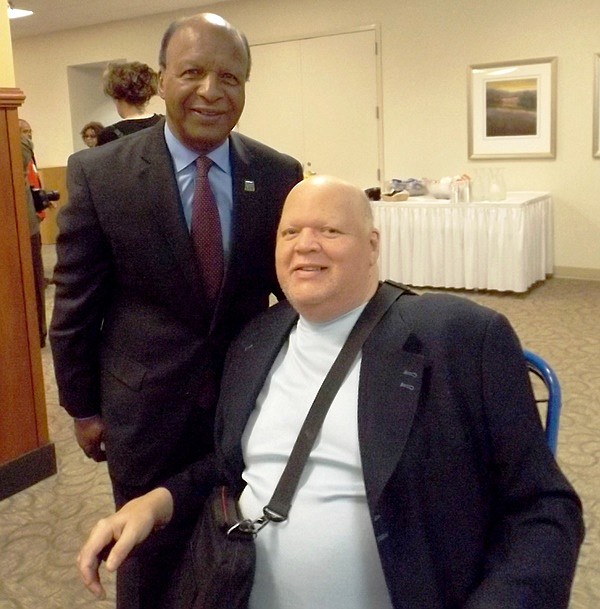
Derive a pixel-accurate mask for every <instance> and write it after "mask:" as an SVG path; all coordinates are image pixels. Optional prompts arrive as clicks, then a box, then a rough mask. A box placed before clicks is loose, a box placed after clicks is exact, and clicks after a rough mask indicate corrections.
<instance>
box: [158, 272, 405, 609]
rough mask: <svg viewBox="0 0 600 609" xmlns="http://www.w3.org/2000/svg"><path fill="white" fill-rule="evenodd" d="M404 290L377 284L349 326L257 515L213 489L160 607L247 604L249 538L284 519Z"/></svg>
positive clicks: (212, 608) (252, 554) (222, 608)
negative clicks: (353, 374) (349, 383)
mask: <svg viewBox="0 0 600 609" xmlns="http://www.w3.org/2000/svg"><path fill="white" fill-rule="evenodd" d="M405 292H408V290H406V289H404V288H403V286H400V285H398V284H394V283H391V282H390V283H388V282H386V283H384V284H382V285H381V286H380V288H379V289H378V290H377V292H376V293H375V295H374V296H373V298H372V299H371V300H370V301H369V303H368V304H367V306H366V307H365V309H364V310H363V312H362V314H361V316H360V317H359V318H358V320H357V322H356V323H355V324H354V327H353V328H352V330H351V332H350V334H349V336H348V338H347V340H346V342H345V343H344V346H343V347H342V349H341V351H340V353H339V354H338V356H337V358H336V360H335V361H334V363H333V365H332V366H331V369H330V370H329V372H328V373H327V376H326V377H325V380H324V381H323V384H322V385H321V388H320V389H319V391H318V393H317V396H316V397H315V400H314V402H313V404H312V406H311V407H310V410H309V411H308V414H307V416H306V419H305V421H304V423H303V425H302V429H301V430H300V433H299V434H298V438H297V439H296V442H295V444H294V447H293V449H292V453H291V455H290V457H289V459H288V462H287V464H286V467H285V469H284V471H283V474H282V475H281V478H280V480H279V482H278V484H277V487H276V488H275V492H274V493H273V496H272V497H271V500H270V501H269V504H268V505H267V506H265V508H264V509H263V515H262V516H261V517H260V518H258V519H257V520H249V519H245V518H244V517H243V516H242V514H241V512H240V509H239V507H238V502H237V499H236V498H235V497H234V496H233V495H232V492H231V490H230V489H229V488H228V487H226V486H219V487H217V488H215V489H213V491H212V492H211V494H210V495H209V497H208V498H207V499H206V502H205V504H204V508H203V510H202V514H201V516H200V518H199V520H198V523H197V524H196V527H195V529H194V532H193V534H192V537H191V539H190V542H189V545H188V548H187V551H186V552H185V554H184V557H183V560H182V562H181V564H180V565H179V566H178V569H177V571H176V573H175V575H174V576H173V579H172V582H171V586H170V589H169V590H168V592H167V595H166V597H165V598H164V599H163V604H162V606H163V607H164V609H173V608H174V607H177V609H246V608H247V607H248V600H249V598H250V592H251V591H252V585H253V583H254V569H255V564H256V548H255V546H254V538H255V537H256V535H257V534H258V532H259V531H260V529H262V528H263V527H264V526H266V525H267V524H268V523H269V522H283V521H284V520H286V519H287V517H288V513H289V510H290V507H291V504H292V499H293V496H294V493H295V491H296V487H297V485H298V482H299V480H300V476H301V474H302V470H303V469H304V466H305V464H306V461H307V460H308V456H309V454H310V452H311V450H312V447H313V445H314V442H315V440H316V438H317V435H318V433H319V430H320V429H321V426H322V424H323V421H324V420H325V416H326V414H327V411H328V409H329V406H330V405H331V402H332V401H333V398H334V397H335V395H336V393H337V392H338V389H339V388H340V386H341V384H342V381H343V380H344V378H345V377H346V374H347V373H348V370H349V369H350V366H351V365H352V363H353V362H354V360H355V358H356V355H357V354H358V352H359V351H360V349H361V348H362V345H363V344H364V342H365V341H366V339H367V337H368V336H369V334H370V333H371V331H372V329H373V328H374V327H375V326H376V325H377V323H378V322H379V320H380V319H381V318H382V317H383V316H384V315H385V313H386V311H387V310H388V309H389V308H390V306H391V305H392V304H393V303H394V302H395V301H396V300H397V299H398V298H399V297H400V296H401V295H402V294H403V293H405Z"/></svg>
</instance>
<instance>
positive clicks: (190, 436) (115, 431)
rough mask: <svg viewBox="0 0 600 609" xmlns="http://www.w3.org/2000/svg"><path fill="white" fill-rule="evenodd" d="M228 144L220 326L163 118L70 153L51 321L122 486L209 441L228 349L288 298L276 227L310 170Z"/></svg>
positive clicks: (161, 472)
mask: <svg viewBox="0 0 600 609" xmlns="http://www.w3.org/2000/svg"><path fill="white" fill-rule="evenodd" d="M230 138H231V139H230V144H231V146H230V151H231V153H230V156H231V161H232V170H233V211H232V234H231V255H230V260H229V264H228V266H227V268H226V270H225V277H224V284H223V289H222V291H221V295H220V299H219V302H218V304H217V308H216V313H215V316H214V319H212V320H211V318H210V317H209V315H208V314H207V312H206V307H205V302H204V297H203V294H202V289H201V280H200V276H199V271H198V269H197V265H196V262H195V259H194V252H193V246H192V241H191V238H190V235H189V232H188V230H187V227H186V224H185V220H184V216H183V210H182V206H181V202H180V197H179V191H178V188H177V183H176V181H175V176H174V171H173V167H172V161H171V156H170V154H169V151H168V148H167V145H166V142H165V138H164V121H163V120H161V121H160V122H159V123H158V124H157V125H155V126H153V127H150V128H148V129H145V130H142V131H140V132H139V133H136V134H133V135H130V136H128V137H126V138H122V139H120V140H118V141H116V142H112V143H110V144H107V145H105V146H101V147H97V148H92V149H89V150H85V151H82V152H79V153H76V154H74V155H72V156H71V157H70V159H69V163H68V174H67V177H68V190H69V203H68V205H66V206H65V207H64V208H63V209H62V210H61V213H60V214H59V217H58V225H59V236H58V240H57V256H58V263H57V266H56V269H55V273H54V280H55V282H56V298H55V308H54V314H53V319H52V324H51V329H50V337H51V342H52V352H53V357H54V364H55V371H56V380H57V383H58V389H59V398H60V403H61V404H62V405H63V406H64V407H65V408H66V409H67V410H68V412H69V413H70V414H71V415H72V416H74V417H86V416H91V415H94V414H98V413H100V414H101V415H102V417H103V419H104V421H105V423H106V425H107V436H106V449H107V457H108V464H109V469H110V473H111V476H112V477H113V478H115V479H116V480H118V481H121V482H122V483H125V484H130V485H131V484H139V485H140V486H142V487H143V486H145V485H151V484H155V483H156V481H157V480H160V479H162V478H163V477H164V476H165V475H169V474H171V473H173V471H177V470H178V469H179V468H181V467H182V466H183V465H187V464H188V463H190V462H193V461H194V460H195V459H196V458H198V457H199V456H200V455H201V454H203V453H204V452H206V451H207V450H209V449H210V447H211V445H212V425H210V426H208V425H207V423H206V422H207V421H209V420H210V421H212V416H210V415H212V409H214V406H215V402H216V399H215V396H216V387H215V384H216V383H218V380H219V376H220V370H221V367H222V360H223V357H224V353H225V350H226V348H227V346H228V344H229V342H230V341H231V339H232V338H233V337H234V336H235V335H236V334H237V333H238V331H239V330H240V328H241V327H242V326H243V325H244V324H245V323H246V322H247V321H248V320H249V319H250V318H251V317H253V316H254V315H256V314H257V313H258V312H259V311H261V310H263V309H265V308H266V307H267V306H268V296H269V293H271V292H274V293H276V294H279V293H280V292H279V287H278V284H277V281H276V277H275V271H274V259H273V251H274V238H275V232H276V227H277V222H278V220H279V215H280V211H281V207H282V204H283V201H284V198H285V196H286V195H287V193H288V192H289V190H290V189H291V188H292V187H293V186H294V184H296V183H297V182H298V181H299V180H300V179H301V178H302V169H301V166H300V164H299V163H298V162H297V161H296V160H294V159H292V158H291V157H288V156H285V155H282V154H280V153H278V152H276V151H275V150H272V149H271V148H268V147H267V146H264V145H263V144H260V143H258V142H256V141H254V140H251V139H249V138H247V137H244V136H242V135H239V134H235V133H233V134H231V136H230ZM247 180H248V181H252V182H253V184H254V186H253V189H252V188H249V187H248V186H246V181H247ZM206 413H209V416H205V415H206Z"/></svg>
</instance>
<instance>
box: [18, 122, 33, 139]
mask: <svg viewBox="0 0 600 609" xmlns="http://www.w3.org/2000/svg"><path fill="white" fill-rule="evenodd" d="M19 131H20V132H21V135H22V136H24V137H26V138H27V139H28V140H32V139H33V129H32V128H31V125H30V124H29V123H28V122H27V121H26V120H24V119H22V118H20V119H19Z"/></svg>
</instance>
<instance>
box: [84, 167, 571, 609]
mask: <svg viewBox="0 0 600 609" xmlns="http://www.w3.org/2000/svg"><path fill="white" fill-rule="evenodd" d="M378 250H379V235H378V232H377V230H376V229H375V228H374V227H373V223H372V216H371V214H370V208H369V203H368V200H367V199H366V197H365V196H364V193H362V192H361V191H360V190H359V189H357V188H355V187H353V186H351V185H349V184H347V183H344V182H341V181H339V180H336V179H333V178H328V177H325V176H317V177H314V178H310V179H308V180H305V181H304V182H302V183H301V184H299V185H297V186H296V187H295V188H294V189H293V190H292V191H291V193H290V194H289V196H288V197H287V199H286V203H285V205H284V209H283V213H282V218H281V221H280V225H279V230H278V236H277V250H276V267H277V276H278V278H279V282H280V284H281V286H282V289H283V291H284V293H285V295H286V296H287V298H288V301H287V302H282V303H279V304H277V305H275V306H274V307H271V309H269V310H268V311H267V312H266V313H264V314H263V315H261V316H259V317H258V318H257V319H255V320H253V321H251V322H250V324H249V325H248V326H247V327H246V328H245V330H244V331H243V332H242V334H241V335H240V337H239V338H238V339H237V340H236V341H235V342H234V343H233V345H232V346H231V348H230V350H229V353H228V356H227V362H226V365H225V372H224V376H223V384H222V388H221V394H220V399H219V406H218V412H217V423H216V435H215V438H216V448H217V451H216V459H217V462H218V463H219V466H220V468H221V470H222V479H221V480H224V481H226V482H227V483H228V484H230V485H232V486H233V488H235V489H237V491H238V492H239V493H240V494H241V496H240V505H241V508H242V510H243V513H244V515H245V516H246V517H249V518H257V517H259V516H260V515H261V514H262V506H264V505H266V504H267V503H268V502H269V499H270V497H271V494H272V492H273V490H274V487H275V485H276V483H277V480H278V478H279V475H280V474H281V471H282V469H283V467H284V464H285V462H286V461H287V457H288V455H289V453H290V451H291V448H292V445H293V442H294V441H295V438H296V435H297V434H298V431H299V428H300V426H301V423H302V420H303V418H304V417H305V415H306V412H307V410H308V408H309V407H310V404H311V402H312V399H313V398H314V395H315V394H316V392H317V390H318V388H319V386H320V383H321V382H322V380H323V378H324V376H325V374H326V373H327V371H328V368H329V366H330V365H331V363H332V361H333V359H334V358H335V356H336V355H337V353H338V352H339V350H340V348H341V345H342V344H343V342H344V341H345V339H346V337H347V335H348V334H349V332H350V330H351V328H352V327H353V325H354V323H355V321H356V319H357V318H358V317H359V315H360V313H361V311H362V310H363V308H364V307H365V305H366V303H367V302H368V301H369V300H370V298H371V297H372V296H373V294H374V293H375V292H376V291H377V289H378V272H377V262H376V261H377V255H378ZM210 462H211V459H210V458H207V459H205V460H204V461H201V462H199V463H197V464H196V465H195V466H193V467H191V468H188V470H187V471H186V472H184V473H183V474H181V475H179V476H177V477H175V478H173V479H171V480H169V481H167V482H166V483H165V484H164V485H163V486H161V487H159V488H157V489H155V490H153V491H151V492H150V493H149V494H147V495H145V496H144V497H142V498H140V499H138V500H137V502H135V503H130V504H128V505H126V506H125V507H124V508H123V509H122V510H121V511H119V512H117V513H116V514H115V515H113V516H111V517H110V518H108V519H107V520H105V521H103V522H101V523H99V524H98V525H97V526H96V528H95V529H94V531H93V533H92V534H91V536H90V538H89V539H88V541H87V543H86V544H85V546H84V547H83V549H82V552H81V554H80V563H79V565H80V570H81V573H82V576H83V579H84V582H85V583H86V585H87V586H88V587H89V588H90V589H91V590H92V592H94V593H96V594H101V587H100V582H99V579H98V560H97V555H98V553H99V552H100V551H101V550H102V548H103V547H104V546H105V545H106V544H108V543H110V542H111V541H112V540H113V538H114V539H118V540H119V541H117V543H116V545H115V546H114V548H113V550H112V552H111V554H110V555H109V557H108V561H107V566H108V568H109V569H114V568H116V567H117V566H118V565H119V564H120V563H121V561H122V560H123V558H124V556H126V555H127V553H128V552H129V551H130V549H131V548H132V547H133V546H134V545H135V544H136V543H138V542H139V541H141V540H142V539H144V538H145V537H146V536H147V535H148V534H149V532H150V531H151V530H152V528H153V527H154V526H157V525H165V524H166V525H167V526H166V528H165V529H164V530H165V531H168V529H169V527H170V526H171V525H172V524H173V523H174V522H176V521H177V520H178V519H179V518H181V517H183V516H184V515H185V513H186V512H187V511H189V510H197V509H198V503H200V502H201V501H202V496H203V495H205V494H206V489H207V487H208V486H209V484H208V483H209V482H212V480H210V478H211V473H210V472H213V471H214V469H213V468H210V467H207V464H208V463H210ZM582 538H583V522H582V515H581V503H580V501H579V498H578V497H577V495H576V493H575V492H574V490H573V488H572V487H571V485H570V484H569V483H568V481H567V480H566V479H565V477H564V476H563V474H562V473H561V471H560V469H559V467H558V465H557V464H556V462H555V460H554V458H553V456H552V454H551V452H550V450H549V449H548V447H547V445H546V442H545V437H544V433H543V429H542V426H541V423H540V419H539V414H538V412H537V409H536V405H535V401H534V399H533V395H532V392H531V386H530V383H529V378H528V374H527V370H526V367H525V362H524V358H523V354H522V350H521V346H520V345H519V341H518V339H517V337H516V335H515V333H514V331H513V330H512V328H511V327H510V325H509V323H508V321H507V320H506V319H505V318H504V317H503V316H502V315H500V314H498V313H496V312H494V311H491V310H489V309H487V308H484V307H481V306H479V305H476V304H474V303H471V302H470V301H468V300H466V299H462V298H457V297H454V296H448V295H427V294H426V295H423V296H416V295H414V294H409V295H404V296H402V297H401V298H399V300H397V301H396V302H395V304H394V305H392V308H391V309H390V310H389V311H388V313H387V314H386V315H385V316H384V317H383V318H382V320H381V321H380V322H379V324H378V325H377V326H376V328H375V329H374V331H373V332H372V333H371V335H370V336H369V338H368V339H367V341H366V343H365V345H364V347H363V349H362V352H361V354H360V355H359V356H358V357H357V359H356V361H355V362H354V365H353V367H352V368H351V369H350V371H349V373H348V375H347V377H346V378H345V380H344V382H343V383H342V386H341V388H340V391H339V392H338V394H337V395H336V397H335V399H334V400H333V403H332V405H331V408H330V410H329V412H328V414H327V418H326V419H325V423H324V424H323V427H322V429H321V431H320V434H319V437H318V438H317V441H316V443H315V446H314V448H313V450H312V452H311V454H310V458H309V461H308V463H307V466H306V467H305V469H304V472H303V474H302V477H301V479H300V482H299V485H298V490H297V492H296V495H295V497H294V500H293V502H292V508H291V511H290V515H289V519H288V520H287V521H286V522H284V523H275V522H271V523H269V524H268V525H267V526H265V527H264V528H263V529H261V530H260V532H259V533H258V535H257V537H256V545H257V564H256V577H255V580H254V587H253V591H252V596H251V599H250V609H291V608H293V609H309V608H310V609H312V608H313V607H317V606H318V607H327V608H328V609H331V608H333V609H338V608H342V607H343V608H344V609H364V608H365V607H369V609H391V608H393V609H413V608H417V607H418V608H423V609H425V608H426V609H542V608H548V607H552V608H553V609H566V608H567V606H568V600H569V594H570V588H571V584H572V580H573V574H574V570H575V565H576V560H577V556H578V551H579V547H580V544H581V541H582Z"/></svg>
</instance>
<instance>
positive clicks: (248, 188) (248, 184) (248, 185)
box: [244, 180, 256, 192]
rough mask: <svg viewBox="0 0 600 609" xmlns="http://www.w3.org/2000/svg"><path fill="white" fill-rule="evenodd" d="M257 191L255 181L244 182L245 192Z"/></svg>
mask: <svg viewBox="0 0 600 609" xmlns="http://www.w3.org/2000/svg"><path fill="white" fill-rule="evenodd" d="M255 190H256V187H255V186H254V180H244V192H254V191H255Z"/></svg>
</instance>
